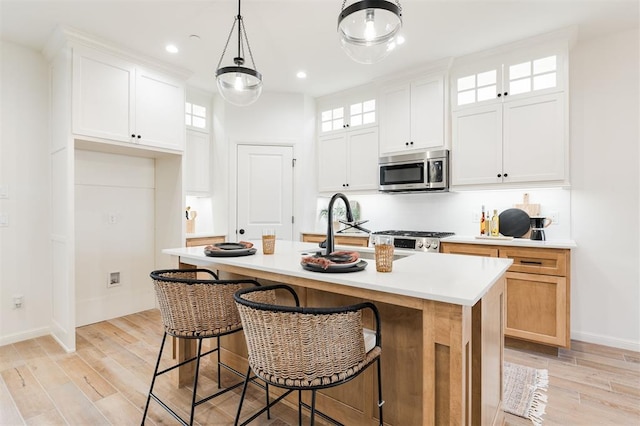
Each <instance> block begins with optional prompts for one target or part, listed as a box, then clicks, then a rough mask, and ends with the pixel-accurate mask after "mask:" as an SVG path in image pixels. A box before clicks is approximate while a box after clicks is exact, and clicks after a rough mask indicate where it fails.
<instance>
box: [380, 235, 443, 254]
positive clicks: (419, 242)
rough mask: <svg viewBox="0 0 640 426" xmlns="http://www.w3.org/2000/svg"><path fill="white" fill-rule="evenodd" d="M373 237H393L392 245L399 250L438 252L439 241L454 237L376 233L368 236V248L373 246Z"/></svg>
mask: <svg viewBox="0 0 640 426" xmlns="http://www.w3.org/2000/svg"><path fill="white" fill-rule="evenodd" d="M375 235H390V236H392V237H393V245H394V246H395V247H396V248H399V249H407V250H416V251H428V252H439V251H440V240H441V239H442V238H445V237H450V236H452V235H454V233H453V232H432V231H397V230H389V231H377V232H372V233H371V234H370V236H369V246H373V245H374V244H373V240H374V236H375Z"/></svg>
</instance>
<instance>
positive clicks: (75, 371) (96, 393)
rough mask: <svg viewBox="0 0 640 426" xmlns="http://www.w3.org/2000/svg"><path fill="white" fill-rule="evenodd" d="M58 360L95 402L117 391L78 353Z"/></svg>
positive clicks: (74, 381)
mask: <svg viewBox="0 0 640 426" xmlns="http://www.w3.org/2000/svg"><path fill="white" fill-rule="evenodd" d="M57 362H58V365H59V366H60V367H61V368H62V369H63V370H64V371H66V372H67V374H68V375H69V377H70V378H71V380H72V381H73V383H75V385H76V386H77V387H78V388H79V389H80V390H81V391H82V392H83V393H84V394H85V395H86V396H87V398H89V400H91V401H94V402H95V401H98V400H100V399H102V398H105V397H107V396H109V395H112V394H114V393H117V390H116V389H115V388H114V387H113V386H111V384H109V382H107V381H106V380H105V379H104V378H103V377H102V376H100V375H99V374H98V373H97V372H96V371H95V370H94V369H93V368H91V367H90V366H89V364H87V363H86V362H85V361H84V360H83V359H82V358H80V357H79V356H78V355H77V354H71V355H69V356H68V357H65V358H63V359H59V360H58V361H57Z"/></svg>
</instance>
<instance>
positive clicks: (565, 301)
mask: <svg viewBox="0 0 640 426" xmlns="http://www.w3.org/2000/svg"><path fill="white" fill-rule="evenodd" d="M441 248H442V252H443V253H452V254H466V255H474V256H489V257H506V258H510V259H513V264H512V265H511V267H510V268H509V270H508V271H507V274H506V278H507V285H506V290H505V294H506V309H505V330H504V334H505V336H506V337H511V338H514V339H519V340H525V341H529V342H534V343H539V344H543V345H549V346H556V347H564V348H568V347H569V346H570V344H571V336H570V302H571V300H570V295H571V291H570V276H569V275H570V258H571V252H570V250H569V249H547V248H528V247H527V248H524V247H511V246H498V245H482V244H459V243H446V242H442V243H441Z"/></svg>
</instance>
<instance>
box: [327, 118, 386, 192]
mask: <svg viewBox="0 0 640 426" xmlns="http://www.w3.org/2000/svg"><path fill="white" fill-rule="evenodd" d="M377 188H378V128H377V127H369V128H364V129H358V130H350V131H348V132H342V133H338V134H332V135H326V136H321V137H320V138H318V190H319V191H320V192H335V191H340V192H342V191H364V190H375V189H377Z"/></svg>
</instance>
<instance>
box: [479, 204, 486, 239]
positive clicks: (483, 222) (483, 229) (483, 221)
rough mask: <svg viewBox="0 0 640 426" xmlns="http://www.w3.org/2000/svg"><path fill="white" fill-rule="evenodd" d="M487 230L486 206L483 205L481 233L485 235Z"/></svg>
mask: <svg viewBox="0 0 640 426" xmlns="http://www.w3.org/2000/svg"><path fill="white" fill-rule="evenodd" d="M486 232H487V221H486V219H485V217H484V206H482V217H481V218H480V235H484V234H485V233H486Z"/></svg>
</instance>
